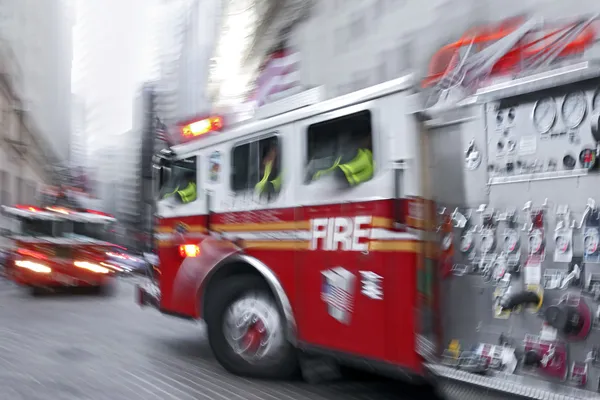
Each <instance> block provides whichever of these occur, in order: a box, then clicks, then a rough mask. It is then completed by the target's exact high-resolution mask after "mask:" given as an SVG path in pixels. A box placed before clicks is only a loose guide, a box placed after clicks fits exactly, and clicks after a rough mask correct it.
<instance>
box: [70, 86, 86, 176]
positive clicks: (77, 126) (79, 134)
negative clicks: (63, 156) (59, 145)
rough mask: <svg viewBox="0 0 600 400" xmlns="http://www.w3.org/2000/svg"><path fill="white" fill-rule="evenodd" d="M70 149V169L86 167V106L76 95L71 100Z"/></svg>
mask: <svg viewBox="0 0 600 400" xmlns="http://www.w3.org/2000/svg"><path fill="white" fill-rule="evenodd" d="M71 99H72V100H71V104H72V105H71V148H70V151H69V165H71V167H72V168H83V169H86V168H87V167H88V165H87V162H88V157H87V156H88V153H87V152H88V145H87V140H86V136H85V130H86V119H87V112H86V105H85V100H84V99H83V98H82V97H81V96H77V95H76V94H73V95H72V98H71Z"/></svg>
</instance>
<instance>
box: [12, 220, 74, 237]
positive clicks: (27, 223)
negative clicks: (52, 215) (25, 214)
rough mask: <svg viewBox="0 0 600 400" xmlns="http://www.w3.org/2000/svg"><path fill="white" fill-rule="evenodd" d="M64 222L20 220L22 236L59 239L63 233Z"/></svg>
mask: <svg viewBox="0 0 600 400" xmlns="http://www.w3.org/2000/svg"><path fill="white" fill-rule="evenodd" d="M65 228H66V226H65V221H52V220H43V219H22V220H21V229H20V231H21V233H20V234H21V235H22V236H34V237H37V236H50V237H60V236H62V235H63V234H64V232H65Z"/></svg>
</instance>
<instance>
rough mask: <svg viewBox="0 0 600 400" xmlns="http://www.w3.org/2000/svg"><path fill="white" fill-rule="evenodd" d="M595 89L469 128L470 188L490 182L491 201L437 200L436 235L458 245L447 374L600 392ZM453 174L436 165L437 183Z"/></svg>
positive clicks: (446, 274) (450, 270)
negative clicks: (451, 371)
mask: <svg viewBox="0 0 600 400" xmlns="http://www.w3.org/2000/svg"><path fill="white" fill-rule="evenodd" d="M599 88H600V82H598V81H587V82H581V83H576V84H569V85H567V86H563V87H560V88H554V89H551V90H545V91H541V92H536V93H533V94H527V95H523V96H519V97H516V98H510V99H503V100H500V101H497V102H492V103H487V104H484V105H481V107H482V114H481V115H482V119H484V120H485V123H484V124H483V125H484V126H485V128H484V129H483V131H481V128H479V129H472V127H474V126H477V125H476V124H464V125H462V127H463V128H462V129H463V130H462V132H461V136H460V137H461V142H462V143H461V144H462V146H463V150H464V153H461V154H460V155H457V156H459V157H462V158H463V159H464V166H465V168H464V173H463V179H464V187H463V191H468V190H471V191H474V190H475V189H474V188H475V187H481V186H484V187H482V190H484V191H485V193H487V195H486V196H487V198H486V201H485V204H472V201H471V202H469V200H468V197H467V201H466V203H465V204H456V203H452V202H451V201H449V202H447V203H444V201H443V198H438V203H439V206H440V209H439V216H440V218H439V224H438V225H439V226H438V232H452V233H451V235H452V237H453V240H452V242H453V244H454V246H452V248H453V249H455V250H454V254H453V256H452V260H453V261H452V262H449V261H447V260H446V259H443V260H444V261H443V262H441V264H443V265H441V266H440V269H441V271H442V273H441V278H442V284H441V292H442V293H441V295H442V301H441V304H443V316H444V317H443V324H444V325H443V332H444V341H445V345H446V347H445V351H444V352H443V354H442V361H441V362H442V363H443V364H444V365H445V367H448V368H451V369H456V370H460V371H467V372H472V373H474V374H477V375H478V376H482V375H483V376H486V377H489V378H491V379H492V381H490V382H493V379H498V380H497V382H502V384H509V385H516V386H519V385H521V386H523V385H527V386H528V387H532V388H537V389H540V390H544V391H546V393H554V394H557V395H563V396H571V397H574V398H589V395H590V392H600V191H599V190H598V185H599V184H600V174H599V173H598V163H597V154H598V142H600V135H598V125H599V124H598V113H600V95H598V92H599V90H600V89H599ZM479 126H481V125H479ZM453 129H456V128H453ZM439 134H440V132H436V135H439ZM474 143H475V145H474ZM477 143H480V144H483V143H486V144H487V145H484V146H482V147H483V148H482V149H481V151H480V150H479V148H477V146H476V144H477ZM474 154H476V157H475V156H474ZM473 160H478V162H473ZM479 160H481V162H479ZM486 163H487V164H486ZM449 169H450V167H449V165H448V166H444V165H438V166H437V168H436V170H435V171H433V174H434V176H435V179H434V181H435V182H437V181H443V180H444V179H449V177H448V172H447V171H448V170H449ZM482 173H485V174H487V180H486V182H485V183H483V184H482V180H481V179H480V177H481V174H482ZM444 176H446V178H444ZM456 187H457V189H458V188H460V187H461V185H458V184H457V186H456ZM434 191H435V188H434ZM455 197H456V196H455ZM597 201H598V203H597ZM445 225H447V226H445ZM443 236H444V241H447V240H449V239H448V235H447V234H444V235H443ZM446 247H449V246H443V247H442V248H446ZM450 264H451V265H450ZM486 379H487V378H486ZM491 385H492V386H493V385H494V384H493V383H491ZM539 398H542V397H539ZM544 398H545V397H544ZM558 398H560V397H558Z"/></svg>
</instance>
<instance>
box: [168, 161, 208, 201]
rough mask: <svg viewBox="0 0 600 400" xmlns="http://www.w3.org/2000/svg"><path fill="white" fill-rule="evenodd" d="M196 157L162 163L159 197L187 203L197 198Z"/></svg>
mask: <svg viewBox="0 0 600 400" xmlns="http://www.w3.org/2000/svg"><path fill="white" fill-rule="evenodd" d="M197 173H198V172H197V157H196V156H193V157H188V158H184V159H181V160H175V161H173V162H171V163H169V164H167V165H164V166H163V168H162V172H161V180H160V181H161V185H160V194H159V196H160V199H162V200H166V199H168V198H172V199H173V201H175V202H178V203H182V204H188V203H192V202H194V201H196V200H197V199H198V193H199V190H198V185H197Z"/></svg>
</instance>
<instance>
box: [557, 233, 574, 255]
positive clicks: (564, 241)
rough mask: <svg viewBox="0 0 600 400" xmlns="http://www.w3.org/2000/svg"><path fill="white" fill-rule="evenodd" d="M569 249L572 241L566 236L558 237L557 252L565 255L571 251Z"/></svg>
mask: <svg viewBox="0 0 600 400" xmlns="http://www.w3.org/2000/svg"><path fill="white" fill-rule="evenodd" d="M569 247H571V241H570V240H569V239H568V238H567V237H566V236H564V235H558V236H557V237H556V251H558V252H559V253H560V254H564V253H566V252H567V251H569Z"/></svg>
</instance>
